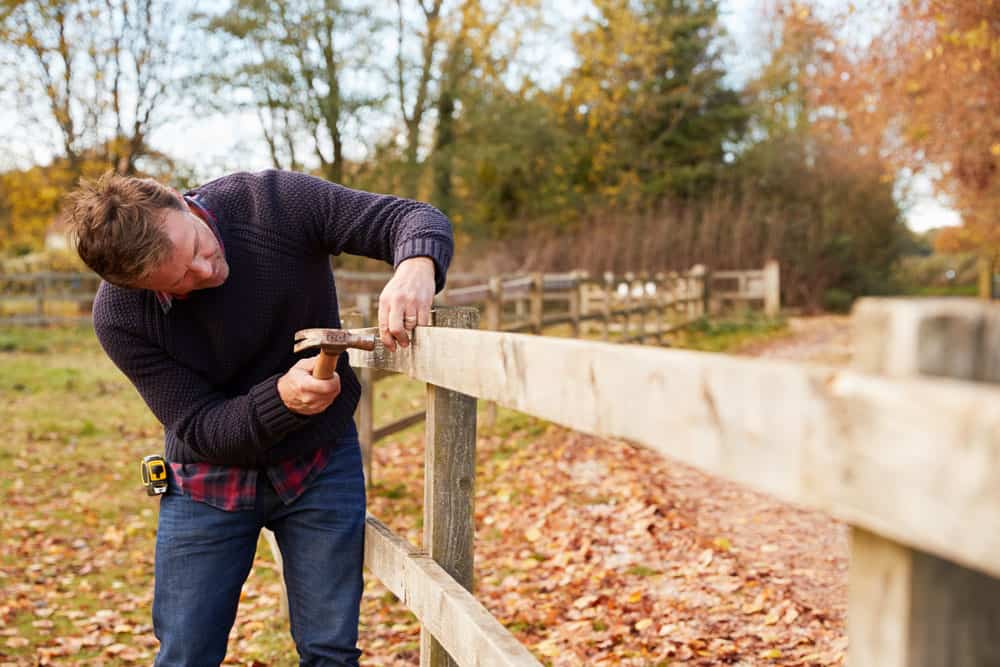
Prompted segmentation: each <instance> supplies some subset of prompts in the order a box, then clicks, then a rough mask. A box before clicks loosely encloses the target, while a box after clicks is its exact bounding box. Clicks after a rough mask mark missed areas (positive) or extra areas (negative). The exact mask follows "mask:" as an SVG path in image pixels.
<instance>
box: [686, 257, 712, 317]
mask: <svg viewBox="0 0 1000 667" xmlns="http://www.w3.org/2000/svg"><path fill="white" fill-rule="evenodd" d="M688 276H689V279H690V281H691V286H692V288H693V294H692V296H693V297H695V298H696V299H697V301H695V302H694V306H695V308H694V317H695V318H699V317H705V316H706V315H708V314H709V312H710V308H709V300H710V299H711V298H712V289H711V287H710V283H711V279H710V278H709V275H708V270H707V269H706V268H705V265H704V264H695V265H694V266H692V267H691V271H690V272H689V273H688Z"/></svg>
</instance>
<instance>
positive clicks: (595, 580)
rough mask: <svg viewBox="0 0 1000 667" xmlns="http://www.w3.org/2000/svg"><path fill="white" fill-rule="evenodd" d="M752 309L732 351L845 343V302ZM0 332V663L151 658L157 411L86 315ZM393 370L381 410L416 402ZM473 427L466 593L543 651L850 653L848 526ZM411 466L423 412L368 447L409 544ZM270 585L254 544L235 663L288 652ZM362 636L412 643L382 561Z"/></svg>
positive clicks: (665, 464)
mask: <svg viewBox="0 0 1000 667" xmlns="http://www.w3.org/2000/svg"><path fill="white" fill-rule="evenodd" d="M753 328H754V330H755V331H760V332H762V335H760V336H749V337H748V340H746V341H744V340H742V339H740V340H737V338H735V337H733V334H732V332H730V331H728V330H727V331H725V332H724V335H725V336H728V337H730V338H732V340H734V341H736V342H735V343H733V344H735V345H737V349H736V350H735V351H736V352H738V353H745V354H752V355H755V356H762V357H774V358H777V357H784V358H791V359H795V360H797V361H803V362H814V361H816V362H820V363H825V364H835V363H846V361H847V360H848V359H849V349H850V348H849V335H848V334H847V331H848V327H847V324H846V320H845V319H843V318H810V319H802V320H798V319H793V320H791V321H790V322H789V326H788V328H787V332H782V331H781V330H780V328H778V327H774V326H771V325H767V326H759V325H758V324H755V325H754V327H753ZM762 339H763V340H764V342H761V340H762ZM727 340H729V338H727ZM692 342H693V343H696V342H697V341H692ZM740 346H741V347H740ZM0 350H6V351H0V366H2V367H3V373H2V374H0V399H2V401H0V423H4V424H5V436H6V437H5V439H4V441H3V442H0V466H2V468H3V470H4V471H5V472H4V474H3V475H0V525H3V526H4V528H3V532H2V534H0V540H2V541H0V665H3V664H10V665H35V664H69V663H72V664H93V665H106V664H109V665H115V664H121V665H124V664H149V663H150V661H151V656H152V654H153V651H154V650H155V639H153V638H152V636H151V628H150V626H149V620H148V608H149V603H150V583H151V571H152V544H153V539H154V536H155V508H156V504H155V503H156V501H155V500H153V499H149V498H146V497H145V496H144V495H143V494H142V493H141V491H140V490H139V488H138V484H137V482H136V479H135V477H136V471H135V467H136V463H137V461H138V459H139V457H140V456H141V455H142V454H144V453H150V452H154V451H156V449H157V447H158V442H159V437H160V435H159V431H158V427H157V426H156V424H155V422H154V421H153V420H152V419H151V417H149V416H148V412H146V411H145V409H144V407H143V406H142V404H141V402H140V401H139V399H138V397H137V396H136V395H135V393H134V391H133V390H132V389H131V388H130V387H129V386H128V384H127V383H126V382H125V380H124V378H122V377H121V376H120V375H119V374H118V373H117V371H115V370H114V368H113V367H111V366H110V364H108V363H107V361H106V360H105V359H104V358H103V355H102V354H101V352H100V350H99V349H98V348H97V346H96V344H95V343H94V341H93V340H92V339H91V338H88V337H87V336H86V335H85V334H79V333H77V334H72V333H66V334H61V333H59V332H40V333H34V332H28V333H20V334H11V335H7V336H6V337H5V336H4V335H2V334H0ZM387 382H388V383H387V384H384V385H383V384H379V385H378V390H377V391H378V394H377V399H376V406H377V408H378V409H379V410H380V411H381V415H380V416H379V419H382V420H385V419H386V418H387V416H389V415H392V414H397V415H398V414H400V413H403V412H408V411H409V410H410V409H412V408H413V407H416V406H417V405H419V403H420V400H419V387H417V388H414V387H413V386H412V385H407V384H406V381H403V380H399V379H393V380H389V381H387ZM394 383H395V384H394ZM480 434H481V437H480V442H479V455H478V471H477V481H476V484H477V491H476V521H477V542H476V559H477V561H476V562H477V565H476V587H477V593H476V594H477V597H478V598H479V599H480V600H481V601H482V602H483V604H484V605H485V606H486V607H487V608H488V609H489V610H490V611H491V612H492V613H493V614H494V615H495V616H497V618H499V619H500V620H501V622H503V623H504V624H505V625H507V627H508V628H510V629H511V631H512V632H514V634H515V635H516V636H517V637H518V638H519V639H520V640H521V641H522V642H524V643H525V644H526V645H527V646H528V647H529V648H530V649H531V650H532V652H533V653H534V654H535V655H536V656H538V658H539V659H540V660H542V661H544V662H545V663H546V664H550V665H552V666H553V667H557V666H570V665H573V666H575V665H588V666H589V665H636V666H638V665H651V666H652V665H673V664H685V665H718V664H734V665H830V664H843V661H844V652H845V648H846V639H845V633H844V615H845V607H846V591H845V585H846V567H847V548H846V531H845V528H844V526H842V525H840V524H837V523H836V522H834V521H832V520H830V519H829V518H827V517H825V516H823V515H819V514H815V513H810V512H806V511H803V510H800V509H796V508H793V507H789V506H787V505H783V504H781V503H778V502H776V501H774V500H772V499H769V498H767V497H764V496H761V495H759V494H754V493H751V492H748V491H746V490H744V489H742V488H740V487H737V486H734V485H731V484H728V483H725V482H723V481H722V480H719V479H716V478H712V477H708V476H705V475H702V474H701V473H699V472H697V471H695V470H693V469H691V468H689V467H687V466H683V465H680V464H678V463H674V462H670V461H667V460H664V459H663V458H661V457H659V456H658V455H655V454H653V453H651V452H648V451H646V450H644V449H641V448H636V447H634V446H632V445H630V444H629V443H626V442H621V441H606V440H600V439H596V438H591V437H587V436H582V435H579V434H576V433H573V432H569V431H566V430H564V429H561V428H558V427H555V426H552V425H550V424H546V423H544V422H540V421H538V420H535V419H531V418H527V417H524V416H523V415H519V414H516V413H513V412H506V411H503V410H501V411H500V415H499V419H498V420H497V422H496V424H495V425H493V426H492V427H484V428H482V429H481V430H480ZM420 470H422V442H421V436H420V428H419V427H416V428H414V429H411V430H410V431H407V432H405V433H404V434H402V436H401V437H399V438H396V439H394V440H392V441H391V442H384V443H380V444H379V446H378V447H377V448H376V450H375V473H374V481H375V484H374V485H373V487H372V489H371V492H370V509H371V511H372V513H373V514H375V515H376V516H379V517H380V518H382V519H383V520H384V521H385V522H386V523H387V524H388V525H389V526H390V527H392V528H393V529H394V530H396V531H397V532H399V533H401V534H403V535H405V536H406V537H407V538H408V539H410V541H412V542H414V543H419V541H420V532H421V522H420V502H421V498H422V480H421V477H420V475H419V472H417V473H416V474H415V472H414V471H420ZM279 591H280V587H279V584H278V580H277V578H276V574H275V568H274V565H273V563H272V561H271V558H270V555H269V554H268V551H267V549H266V547H263V546H262V548H261V549H260V550H259V553H258V559H257V561H256V563H255V567H254V572H253V573H252V574H251V577H250V579H249V581H248V582H247V585H246V587H245V590H244V597H243V602H242V604H241V608H240V614H239V618H238V620H237V625H236V628H235V629H234V631H233V634H232V636H231V644H230V656H229V658H228V660H227V662H228V664H241V665H257V666H258V667H263V666H273V667H277V666H291V665H294V664H297V661H296V659H295V657H294V651H293V647H292V644H291V641H290V640H289V639H288V637H287V629H286V628H287V625H286V621H284V619H283V618H281V617H280V614H278V613H277V610H278V595H279ZM361 646H362V648H363V649H364V651H365V658H364V661H363V663H362V664H366V665H416V664H418V648H417V647H418V626H417V625H416V623H415V621H414V619H413V617H412V616H411V615H410V614H409V613H408V612H407V611H406V610H405V608H403V607H402V605H401V604H400V603H399V602H398V601H396V600H395V599H394V597H393V596H392V595H391V594H390V593H388V592H387V591H385V589H384V588H382V587H381V586H380V585H379V584H378V583H377V582H369V585H368V587H367V590H366V593H365V599H364V603H363V610H362V627H361Z"/></svg>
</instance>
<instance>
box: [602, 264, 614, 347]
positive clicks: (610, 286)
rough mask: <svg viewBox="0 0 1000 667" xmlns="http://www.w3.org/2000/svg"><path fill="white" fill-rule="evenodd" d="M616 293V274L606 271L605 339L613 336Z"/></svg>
mask: <svg viewBox="0 0 1000 667" xmlns="http://www.w3.org/2000/svg"><path fill="white" fill-rule="evenodd" d="M614 295H615V274H613V273H611V272H610V271H605V273H604V340H608V339H609V338H611V299H612V298H614Z"/></svg>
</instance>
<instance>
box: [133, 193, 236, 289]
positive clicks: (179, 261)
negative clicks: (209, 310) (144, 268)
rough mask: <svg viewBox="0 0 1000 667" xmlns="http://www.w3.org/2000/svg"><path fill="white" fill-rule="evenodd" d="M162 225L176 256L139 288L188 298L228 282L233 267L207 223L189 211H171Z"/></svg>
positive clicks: (165, 262)
mask: <svg viewBox="0 0 1000 667" xmlns="http://www.w3.org/2000/svg"><path fill="white" fill-rule="evenodd" d="M161 224H162V225H163V230H164V231H165V232H166V233H167V237H168V238H169V239H170V241H171V243H172V244H173V252H172V253H171V254H170V256H169V257H168V258H167V259H166V260H165V261H164V262H163V263H162V264H160V266H158V267H157V268H156V269H154V270H153V271H152V272H151V273H150V274H149V275H148V276H146V278H145V279H143V280H141V281H140V282H139V284H138V285H136V287H140V288H143V289H148V290H153V291H156V292H166V293H168V294H173V295H174V296H185V295H187V294H188V293H190V292H193V291H194V290H199V289H207V288H209V287H218V286H219V285H221V284H222V283H224V282H225V281H226V278H228V277H229V264H227V263H226V258H225V256H223V254H222V247H221V246H220V245H219V240H218V239H217V238H216V237H215V233H214V232H213V231H212V230H211V228H209V226H208V225H207V224H206V223H205V221H204V220H202V219H201V218H199V217H198V216H197V215H195V214H194V213H192V212H191V211H190V210H188V209H186V208H185V210H183V211H177V210H174V209H168V210H167V212H166V214H165V215H164V217H163V221H162V222H161Z"/></svg>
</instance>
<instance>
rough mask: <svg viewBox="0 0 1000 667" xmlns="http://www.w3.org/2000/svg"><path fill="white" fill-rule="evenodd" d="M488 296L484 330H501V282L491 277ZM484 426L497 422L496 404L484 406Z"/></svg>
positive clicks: (491, 402)
mask: <svg viewBox="0 0 1000 667" xmlns="http://www.w3.org/2000/svg"><path fill="white" fill-rule="evenodd" d="M489 287H490V294H489V296H487V297H486V313H485V315H486V328H487V329H488V330H490V331H502V330H503V280H502V279H501V278H499V277H493V278H490V280H489ZM483 422H484V425H485V426H490V427H492V426H493V425H494V424H496V422H497V404H496V403H494V402H493V401H490V402H488V403H487V404H486V410H485V413H484V415H483Z"/></svg>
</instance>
